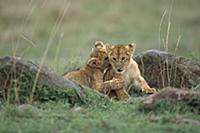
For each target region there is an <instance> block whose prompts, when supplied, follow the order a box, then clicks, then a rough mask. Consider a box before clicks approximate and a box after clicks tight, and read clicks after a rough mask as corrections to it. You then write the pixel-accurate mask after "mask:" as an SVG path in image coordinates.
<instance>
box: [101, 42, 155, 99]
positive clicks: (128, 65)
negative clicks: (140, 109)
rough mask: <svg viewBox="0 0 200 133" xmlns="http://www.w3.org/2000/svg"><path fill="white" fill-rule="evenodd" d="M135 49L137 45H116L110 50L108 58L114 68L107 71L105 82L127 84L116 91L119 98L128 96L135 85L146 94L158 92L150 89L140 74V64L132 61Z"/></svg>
mask: <svg viewBox="0 0 200 133" xmlns="http://www.w3.org/2000/svg"><path fill="white" fill-rule="evenodd" d="M135 47H136V44H134V43H132V44H129V45H127V46H123V45H116V46H111V47H110V48H108V57H109V61H110V64H111V66H112V68H111V69H109V70H107V72H106V73H105V75H104V80H105V81H106V80H110V79H113V78H115V79H121V80H123V81H124V84H125V85H124V87H123V89H121V90H116V91H115V93H116V94H115V95H117V97H120V96H121V95H123V97H124V95H127V93H126V92H125V91H127V92H128V91H129V90H130V88H131V87H132V86H133V85H134V84H135V85H137V86H138V87H140V88H141V89H142V91H143V92H145V93H154V92H155V91H156V90H155V89H154V88H150V87H149V85H148V84H147V82H146V81H145V80H144V78H143V77H142V76H141V74H140V70H139V68H138V64H137V63H136V62H135V61H134V60H133V59H132V55H133V53H134V51H135ZM127 98H128V95H127Z"/></svg>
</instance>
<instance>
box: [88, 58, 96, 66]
mask: <svg viewBox="0 0 200 133" xmlns="http://www.w3.org/2000/svg"><path fill="white" fill-rule="evenodd" d="M87 64H88V65H89V66H91V67H95V66H97V59H96V58H90V59H89V60H88V62H87Z"/></svg>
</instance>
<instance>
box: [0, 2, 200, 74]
mask: <svg viewBox="0 0 200 133" xmlns="http://www.w3.org/2000/svg"><path fill="white" fill-rule="evenodd" d="M162 18H163V19H162ZM159 33H160V34H159ZM96 40H102V41H105V42H109V43H111V44H118V43H121V44H128V43H130V42H135V43H136V44H137V50H136V53H139V52H142V51H145V50H148V49H161V50H166V51H170V52H173V53H174V52H175V53H176V54H177V55H182V56H186V57H192V58H196V59H200V1H199V0H0V56H5V55H16V56H22V57H23V58H27V59H31V60H35V61H41V59H42V57H45V58H44V59H45V64H46V65H48V66H50V67H52V68H53V69H54V70H56V71H57V72H59V73H63V72H64V71H68V70H70V69H74V68H76V67H79V66H81V65H83V64H84V63H85V61H86V59H87V57H88V55H89V53H90V51H91V49H92V47H93V45H94V42H95V41H96ZM177 44H178V45H177ZM45 51H46V52H47V56H45Z"/></svg>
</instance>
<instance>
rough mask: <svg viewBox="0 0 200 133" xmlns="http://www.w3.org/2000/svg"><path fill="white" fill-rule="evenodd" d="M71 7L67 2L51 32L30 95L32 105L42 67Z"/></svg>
mask: <svg viewBox="0 0 200 133" xmlns="http://www.w3.org/2000/svg"><path fill="white" fill-rule="evenodd" d="M69 6H70V2H65V4H64V11H63V13H62V15H61V16H58V18H57V20H56V23H55V25H54V27H53V28H52V31H51V34H50V37H49V40H48V43H47V47H46V49H45V51H44V54H43V57H42V59H41V62H40V65H39V68H38V72H37V74H36V77H35V80H34V84H33V87H32V92H31V95H30V101H29V102H30V103H32V102H33V96H34V92H35V89H36V85H37V81H38V78H39V75H40V71H41V68H42V66H43V64H44V61H45V59H46V56H47V53H48V51H49V48H50V46H51V45H52V43H53V40H54V38H55V36H56V34H57V32H58V29H59V26H60V24H61V22H62V20H63V18H64V16H65V14H66V12H67V10H68V8H69Z"/></svg>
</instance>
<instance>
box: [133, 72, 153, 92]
mask: <svg viewBox="0 0 200 133" xmlns="http://www.w3.org/2000/svg"><path fill="white" fill-rule="evenodd" d="M135 84H136V85H137V86H139V87H140V88H141V89H142V91H143V92H145V93H154V92H156V89H155V88H151V87H150V86H149V85H148V84H147V82H146V81H145V80H144V78H143V77H142V76H141V75H138V76H137V77H136V78H135Z"/></svg>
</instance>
